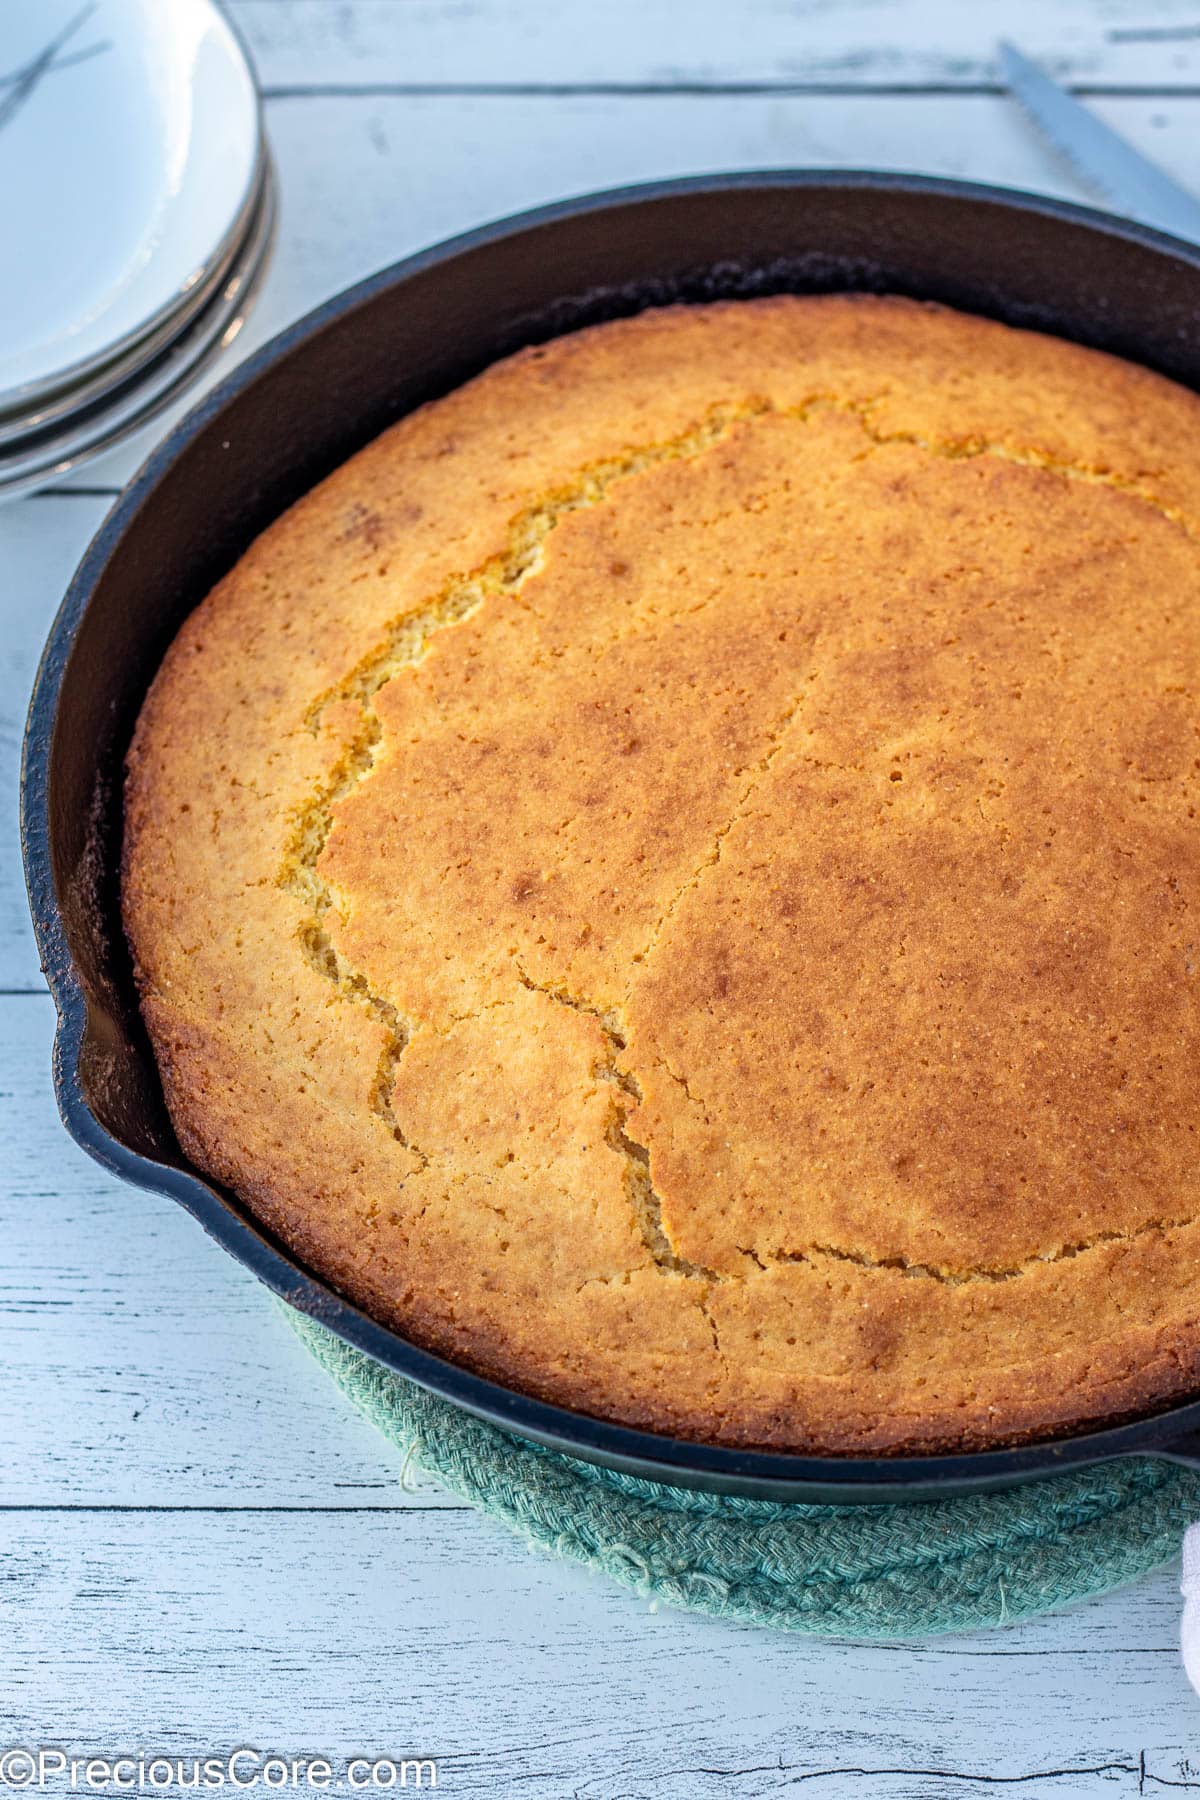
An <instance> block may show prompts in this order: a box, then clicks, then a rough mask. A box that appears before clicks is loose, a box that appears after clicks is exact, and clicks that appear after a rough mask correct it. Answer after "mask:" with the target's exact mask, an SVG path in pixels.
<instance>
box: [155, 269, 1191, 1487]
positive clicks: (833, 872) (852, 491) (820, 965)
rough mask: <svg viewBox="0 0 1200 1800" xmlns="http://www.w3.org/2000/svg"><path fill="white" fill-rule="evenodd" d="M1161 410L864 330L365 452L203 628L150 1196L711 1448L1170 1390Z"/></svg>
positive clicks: (1028, 351)
mask: <svg viewBox="0 0 1200 1800" xmlns="http://www.w3.org/2000/svg"><path fill="white" fill-rule="evenodd" d="M1198 426H1200V402H1198V401H1197V400H1196V399H1195V398H1194V397H1193V396H1192V395H1190V394H1188V393H1186V392H1184V391H1183V390H1182V389H1179V388H1177V387H1174V386H1173V385H1171V384H1170V383H1167V382H1165V381H1162V380H1161V379H1159V378H1157V377H1155V376H1152V375H1150V374H1148V373H1147V372H1145V371H1144V370H1140V369H1137V368H1135V367H1133V366H1132V365H1129V364H1125V363H1122V362H1119V361H1116V360H1114V359H1112V358H1108V357H1104V356H1101V355H1099V354H1097V353H1095V352H1089V351H1085V350H1082V349H1079V348H1077V347H1074V346H1071V345H1067V344H1064V343H1061V342H1059V341H1057V340H1054V339H1049V338H1044V337H1040V336H1036V335H1033V334H1028V333H1020V332H1016V331H1011V330H1008V329H1006V328H1004V327H1002V326H998V325H994V324H991V323H989V322H986V321H983V320H980V319H974V318H969V317H967V316H965V315H961V314H956V313H952V312H948V311H945V310H943V309H939V308H935V307H929V306H922V305H918V304H916V303H913V302H909V301H901V300H877V299H865V298H853V299H852V298H844V297H843V298H825V299H790V298H784V299H775V300H765V301H758V302H752V303H740V304H728V305H719V306H712V307H705V308H692V309H665V310H662V311H659V312H655V313H649V314H645V315H643V316H642V317H640V318H638V319H635V320H630V321H625V322H622V323H619V324H614V325H609V326H603V327H599V328H597V329H595V330H592V331H586V332H581V333H579V334H577V335H575V336H573V337H569V338H564V339H561V340H558V341H556V342H555V343H553V344H551V345H549V346H547V347H544V348H541V349H538V350H532V351H526V352H523V353H522V354H521V355H519V356H517V357H514V358H511V359H510V360H509V361H507V362H505V363H501V364H499V365H497V366H496V367H495V368H494V369H492V370H489V371H488V372H487V373H486V374H485V375H483V376H481V377H480V378H479V379H478V380H477V381H475V382H473V383H471V384H469V385H468V386H467V387H465V388H463V389H461V390H459V391H458V392H457V393H454V394H452V395H450V396H448V397H447V398H446V399H445V400H443V401H440V402H438V403H437V404H435V405H433V406H430V407H427V408H425V409H424V410H423V411H421V412H419V413H417V414H414V415H413V416H412V417H411V418H409V419H406V420H404V421H402V422H401V423H400V424H399V425H397V426H396V427H394V428H393V429H392V430H391V431H390V432H388V433H386V434H385V435H384V436H383V437H382V438H380V439H379V440H377V441H376V442H375V443H374V444H372V445H371V446H370V447H369V448H368V449H367V450H365V451H364V452H362V453H361V454H360V455H359V456H358V457H356V458H354V459H353V460H352V461H351V462H349V463H348V464H347V465H346V466H345V467H344V468H342V469H340V470H339V471H338V472H337V473H336V474H335V475H333V476H332V477H331V478H330V479H329V480H328V481H326V482H325V483H324V484H323V485H322V486H321V487H320V488H318V489H317V490H315V492H314V493H312V494H311V495H309V496H308V497H307V498H306V499H305V500H304V501H302V502H301V503H300V504H299V505H298V506H297V507H295V508H293V509H292V511H291V512H290V513H288V514H287V515H285V517H284V518H283V519H281V520H280V521H279V522H278V523H277V524H276V525H274V526H273V527H272V528H271V529H270V530H269V531H267V532H266V533H265V534H264V535H263V536H262V537H261V538H260V539H259V540H258V542H257V543H256V544H254V545H253V546H252V548H251V549H250V551H249V552H248V553H247V555H246V556H245V557H244V558H243V560H242V561H241V562H240V563H239V564H238V566H237V567H236V568H235V569H234V570H233V571H232V573H231V574H230V575H229V576H227V577H226V578H225V580H224V581H223V582H221V583H220V585H219V586H218V587H217V588H216V589H215V590H214V592H213V594H212V595H210V597H209V598H208V600H207V601H205V603H204V604H203V605H202V606H201V607H199V608H198V609H197V611H196V612H195V613H194V614H193V615H192V617H191V618H190V619H189V620H188V621H187V623H186V625H185V626H184V628H183V630H182V631H181V632H180V634H179V637H178V638H177V640H176V642H175V644H174V645H173V646H172V648H171V650H170V652H169V654H168V656H167V658H166V659H165V661H164V663H163V667H162V669H161V670H160V672H159V675H158V677H157V679H156V681H155V683H154V685H153V688H152V689H151V692H150V694H149V696H148V698H147V700H146V704H145V707H144V709H143V712H142V716H141V719H140V721H139V724H138V728H137V733H136V736H135V740H134V744H133V747H132V749H131V752H130V757H129V775H128V785H127V796H126V847H125V876H124V907H125V919H126V927H127V930H128V933H129V938H130V942H131V945H132V947H133V951H134V956H135V961H136V965H137V971H138V979H139V984H140V988H141V993H142V1001H143V1008H144V1011H145V1016H146V1020H147V1024H148V1026H149V1029H150V1033H151V1036H152V1039H153V1041H154V1045H155V1049H156V1053H157V1055H158V1058H159V1062H160V1066H161V1068H162V1073H163V1080H164V1085H165V1088H166V1093H167V1099H168V1103H169V1105H170V1107H171V1111H172V1115H173V1117H174V1119H175V1122H176V1125H177V1128H178V1130H179V1133H180V1137H181V1141H182V1143H183V1145H184V1148H185V1150H186V1151H187V1153H188V1154H189V1155H190V1156H192V1157H193V1158H194V1159H195V1160H196V1161H197V1162H198V1163H199V1164H200V1165H201V1166H203V1167H204V1168H206V1169H208V1170H209V1171H211V1172H212V1173H213V1174H214V1175H215V1176H217V1177H219V1178H220V1179H221V1180H223V1181H225V1182H227V1183H228V1184H229V1185H230V1186H231V1187H233V1188H234V1189H235V1190H236V1191H237V1192H238V1193H239V1194H241V1195H242V1196H243V1198H244V1199H245V1200H246V1202H247V1203H248V1204H249V1205H250V1206H251V1207H252V1208H253V1210H254V1211H255V1212H256V1213H257V1214H258V1215H259V1216H260V1217H261V1218H263V1219H264V1221H265V1222H266V1223H267V1224H268V1225H269V1226H270V1227H271V1228H272V1229H273V1230H275V1231H276V1232H277V1233H278V1234H279V1235H280V1236H281V1237H282V1238H283V1239H284V1240H285V1241H287V1242H288V1243H289V1244H290V1245H292V1246H293V1248H294V1249H295V1250H296V1252H297V1253H298V1254H299V1255H300V1256H301V1258H302V1259H304V1260H305V1261H306V1262H308V1263H309V1264H311V1265H312V1266H313V1267H314V1268H316V1269H318V1270H320V1271H321V1272H322V1273H323V1274H324V1275H325V1276H327V1277H328V1278H329V1279H330V1280H331V1281H332V1282H334V1283H335V1284H336V1285H337V1286H338V1287H340V1288H341V1289H342V1290H343V1291H345V1292H346V1293H347V1294H349V1295H350V1296H351V1297H353V1298H354V1299H355V1300H356V1301H357V1302H358V1303H360V1304H361V1305H363V1306H364V1307H365V1308H367V1310H369V1311H371V1312H372V1313H374V1314H375V1315H376V1316H378V1317H380V1318H382V1319H384V1320H386V1321H388V1322H389V1323H392V1324H394V1325H396V1326H398V1327H399V1328H400V1329H401V1330H403V1331H405V1332H407V1333H408V1334H409V1335H411V1336H412V1337H414V1338H415V1339H417V1340H418V1341H419V1342H421V1343H423V1344H425V1345H427V1346H428V1347H430V1348H432V1349H434V1350H437V1351H440V1352H442V1353H444V1354H446V1355H449V1356H451V1357H454V1358H457V1359H458V1360H461V1361H463V1362H465V1363H468V1364H470V1365H471V1366H473V1367H475V1368H477V1369H479V1370H481V1371H483V1372H485V1373H488V1374H491V1375H494V1376H496V1377H498V1378H500V1379H502V1380H504V1381H507V1382H509V1383H511V1384H512V1385H514V1386H517V1387H521V1388H524V1389H526V1390H528V1391H530V1392H534V1393H537V1394H539V1395H541V1396H542V1397H545V1398H548V1399H552V1400H556V1401H559V1402H561V1403H564V1404H567V1405H571V1406H575V1407H578V1408H581V1409H583V1410H588V1411H593V1412H597V1413H601V1414H604V1415H606V1416H609V1417H611V1418H616V1419H621V1420H624V1421H626V1422H628V1423H631V1424H636V1425H642V1426H649V1427H651V1428H655V1429H659V1430H670V1431H674V1432H677V1433H680V1434H682V1435H690V1436H695V1437H699V1438H704V1439H710V1440H713V1441H720V1442H726V1443H739V1444H760V1445H769V1446H774V1447H780V1448H783V1447H786V1448H794V1449H808V1450H816V1451H828V1452H833V1453H839V1452H840V1453H846V1452H851V1451H863V1452H872V1451H880V1452H887V1451H897V1450H901V1449H908V1450H926V1449H934V1448H946V1447H967V1446H973V1445H982V1444H994V1443H1000V1442H1010V1441H1014V1440H1017V1439H1019V1438H1022V1437H1028V1436H1030V1435H1040V1434H1046V1433H1049V1432H1053V1431H1057V1430H1066V1429H1070V1428H1072V1427H1079V1426H1081V1425H1083V1424H1085V1423H1087V1422H1091V1421H1097V1420H1104V1419H1113V1418H1117V1417H1120V1416H1123V1415H1125V1414H1129V1413H1132V1412H1136V1411H1138V1410H1145V1409H1147V1408H1150V1407H1153V1406H1157V1405H1161V1404H1165V1403H1167V1402H1169V1401H1171V1400H1173V1399H1175V1398H1178V1397H1180V1396H1182V1395H1184V1394H1186V1393H1189V1392H1192V1391H1193V1390H1194V1389H1195V1387H1196V1385H1197V1383H1198V1381H1200V1318H1198V1312H1200V1305H1198V1293H1200V1289H1198V1287H1197V1276H1198V1274H1200V1170H1198V1168H1197V1159H1196V1155H1195V1145H1196V1131H1197V1123H1198V1121H1200V1100H1198V1099H1197V1088H1196V1082H1195V1077H1194V1068H1195V1059H1196V1050H1197V1040H1198V1035H1200V1034H1198V1030H1197V1022H1198V1021H1197V1007H1196V966H1197V953H1198V946H1200V932H1198V931H1197V929H1196V924H1195V921H1193V920H1192V918H1191V914H1192V912H1193V911H1196V909H1197V907H1198V906H1200V855H1198V851H1197V830H1196V822H1195V813H1194V798H1195V789H1196V785H1197V780H1196V775H1197V769H1200V706H1198V703H1197V678H1198V675H1200V471H1197V468H1196V465H1195V459H1194V458H1193V457H1191V456H1190V454H1189V453H1188V450H1187V446H1188V445H1189V444H1190V443H1191V442H1192V441H1193V437H1194V434H1195V432H1196V430H1197V427H1198Z"/></svg>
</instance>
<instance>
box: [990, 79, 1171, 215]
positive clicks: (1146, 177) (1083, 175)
mask: <svg viewBox="0 0 1200 1800" xmlns="http://www.w3.org/2000/svg"><path fill="white" fill-rule="evenodd" d="M997 50H998V52H999V58H1000V73H1001V77H1002V79H1003V81H1004V85H1005V86H1006V87H1007V88H1008V89H1009V91H1010V93H1012V94H1013V96H1014V97H1015V98H1016V99H1017V100H1019V101H1020V103H1021V105H1022V106H1023V107H1024V108H1025V111H1026V112H1027V113H1028V114H1029V116H1030V118H1031V119H1032V120H1033V122H1034V124H1035V125H1036V126H1037V127H1038V129H1039V130H1040V131H1041V132H1042V134H1043V135H1044V136H1045V137H1046V138H1047V139H1048V141H1049V142H1050V144H1051V145H1052V146H1053V148H1054V149H1055V150H1057V151H1058V153H1059V155H1060V156H1063V157H1065V158H1066V160H1067V161H1068V162H1069V163H1070V165H1071V167H1072V168H1073V169H1074V170H1075V172H1076V174H1077V175H1078V176H1079V178H1080V180H1081V181H1083V182H1084V183H1085V184H1086V185H1087V186H1088V187H1091V188H1094V189H1096V191H1097V192H1098V193H1100V194H1102V195H1103V196H1104V198H1105V200H1107V201H1108V203H1109V204H1110V206H1111V207H1112V208H1113V209H1114V210H1115V211H1117V212H1122V213H1128V214H1129V215H1131V216H1132V217H1133V218H1135V219H1140V220H1141V221H1142V223H1143V224H1145V225H1154V226H1157V228H1158V229H1159V230H1160V231H1169V232H1172V233H1174V235H1175V236H1176V237H1183V238H1192V239H1193V240H1200V199H1197V197H1196V196H1195V195H1194V194H1189V193H1188V191H1187V189H1186V188H1182V187H1180V186H1179V184H1178V182H1176V181H1172V179H1171V177H1170V176H1169V175H1167V174H1164V172H1163V170H1162V169H1160V168H1158V167H1157V166H1156V165H1155V164H1154V163H1152V162H1150V161H1149V160H1148V158H1146V157H1144V156H1143V155H1142V154H1141V152H1140V151H1137V150H1135V149H1134V147H1133V145H1132V144H1129V143H1126V141H1125V139H1124V138H1123V137H1120V136H1119V135H1118V134H1117V132H1115V131H1110V130H1109V128H1108V126H1107V125H1102V124H1101V122H1100V120H1099V119H1098V118H1097V117H1096V115H1095V114H1094V113H1091V112H1089V111H1088V109H1087V107H1086V106H1081V105H1080V104H1079V102H1078V100H1073V99H1072V98H1071V96H1070V94H1068V93H1066V92H1065V91H1064V90H1063V89H1062V88H1060V87H1059V86H1058V84H1057V82H1054V81H1051V79H1050V77H1049V76H1048V75H1044V74H1043V73H1042V71H1041V69H1039V68H1038V67H1037V65H1036V64H1035V63H1031V62H1030V61H1029V59H1028V57H1025V56H1022V55H1021V52H1020V51H1019V50H1017V49H1016V48H1015V47H1014V46H1013V45H1012V44H1007V43H1000V44H998V45H997Z"/></svg>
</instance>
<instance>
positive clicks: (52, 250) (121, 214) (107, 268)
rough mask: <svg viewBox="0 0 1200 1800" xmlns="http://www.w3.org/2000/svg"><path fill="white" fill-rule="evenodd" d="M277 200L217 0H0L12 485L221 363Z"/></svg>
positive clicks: (6, 481) (5, 419)
mask: <svg viewBox="0 0 1200 1800" xmlns="http://www.w3.org/2000/svg"><path fill="white" fill-rule="evenodd" d="M274 212H275V190H274V180H273V177H272V172H271V165H270V160H269V158H268V155H267V151H266V145H265V140H264V137H263V132H262V119H261V111H260V107H259V100H258V93H257V90H256V88H255V85H254V77H253V75H252V73H251V71H250V68H249V65H248V63H247V61H246V58H245V55H244V54H243V52H242V49H241V46H240V44H239V43H238V41H237V38H236V37H235V36H234V34H233V32H232V30H231V29H230V26H229V24H228V22H227V21H226V19H225V18H224V16H223V15H222V14H221V13H220V12H218V10H217V8H216V7H215V6H214V5H213V4H212V3H211V0H89V3H86V4H85V0H0V497H6V496H8V495H12V494H16V493H18V492H23V491H26V490H28V489H30V488H35V487H40V486H43V485H45V484H46V483H47V482H49V481H52V480H56V479H58V478H59V477H60V476H62V475H63V474H64V473H65V472H66V471H67V470H68V469H72V468H75V467H77V466H78V464H79V463H81V462H83V461H84V460H85V459H87V458H89V457H92V456H96V455H98V454H99V453H100V452H101V451H102V450H107V449H108V448H109V447H110V446H111V445H112V444H114V443H115V442H117V440H118V439H119V438H122V437H124V436H125V435H126V434H127V433H129V432H131V431H134V430H136V429H137V428H138V427H139V426H142V425H145V424H146V423H147V422H148V421H149V420H150V419H152V418H153V417H154V416H155V414H156V413H158V412H160V411H161V410H162V409H163V408H164V407H165V406H167V405H168V404H169V403H170V402H171V401H172V400H174V399H176V398H177V397H178V396H179V394H180V393H181V392H182V391H183V390H184V389H185V388H186V387H187V386H188V385H189V384H190V383H191V382H193V381H194V380H195V379H196V378H197V376H198V375H200V374H201V372H202V371H203V370H205V369H206V368H207V367H208V366H209V365H210V363H211V362H212V361H213V360H214V359H215V357H216V356H217V355H218V354H219V352H220V351H221V350H222V349H223V348H224V347H225V346H226V345H227V344H228V343H230V342H231V341H232V339H233V337H234V336H235V335H236V333H237V331H238V329H239V327H240V325H241V322H242V319H243V317H244V314H245V311H246V307H247V305H248V303H249V301H250V299H251V298H252V295H253V292H254V289H255V287H256V284H257V282H258V280H259V278H260V276H261V274H262V272H263V269H264V266H265V263H266V259H267V254H268V250H269V248H270V243H271V235H272V226H273V222H274Z"/></svg>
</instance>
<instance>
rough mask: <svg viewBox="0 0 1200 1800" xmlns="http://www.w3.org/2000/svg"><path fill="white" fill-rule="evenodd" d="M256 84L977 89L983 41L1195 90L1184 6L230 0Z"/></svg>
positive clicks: (983, 77) (898, 0)
mask: <svg viewBox="0 0 1200 1800" xmlns="http://www.w3.org/2000/svg"><path fill="white" fill-rule="evenodd" d="M230 11H231V12H232V14H233V16H234V18H235V19H236V21H237V23H238V25H239V27H240V28H241V30H242V32H243V34H244V35H245V38H246V41H247V43H248V45H249V47H250V50H251V53H252V54H253V56H254V59H255V62H256V64H257V66H258V70H259V74H260V77H261V79H262V81H263V82H264V83H265V84H266V86H267V88H268V90H271V89H276V88H280V87H291V86H295V85H301V86H309V85H312V84H322V85H339V84H344V85H349V86H376V85H379V84H381V83H382V84H386V83H398V84H404V85H406V86H410V87H411V86H429V85H434V86H439V87H446V86H489V87H490V86H495V85H510V86H513V85H517V86H547V85H549V86H555V85H558V86H562V85H569V86H572V87H579V86H588V85H590V86H596V85H601V84H605V85H620V86H630V85H651V86H654V87H658V88H662V87H670V86H678V85H680V84H692V85H699V86H713V85H719V84H725V85H728V84H738V83H741V84H756V83H783V84H788V85H806V86H813V85H822V84H834V85H839V86H843V87H848V88H854V87H896V86H917V85H921V86H930V85H932V86H945V87H978V86H980V85H987V84H990V83H991V82H993V80H994V71H993V55H994V49H995V42H996V39H997V38H998V37H1010V38H1014V39H1015V40H1016V41H1017V42H1018V43H1019V44H1020V45H1021V46H1022V48H1023V49H1025V50H1026V51H1027V52H1028V54H1030V55H1032V56H1037V57H1040V58H1042V59H1043V60H1044V61H1045V63H1046V66H1047V68H1048V69H1050V70H1051V71H1052V72H1053V73H1054V74H1055V75H1056V76H1058V78H1059V79H1064V80H1067V81H1070V82H1074V83H1078V84H1082V85H1084V86H1087V87H1095V86H1105V87H1130V86H1138V87H1146V86H1157V87H1170V88H1179V87H1183V86H1187V85H1189V84H1193V85H1194V84H1195V83H1196V82H1197V81H1200V15H1198V14H1197V11H1196V8H1195V6H1194V4H1191V0H1159V3H1158V4H1156V5H1154V6H1146V5H1144V4H1141V3H1139V0H1109V3H1108V4H1106V5H1105V6H1104V7H1103V8H1101V7H1097V6H1096V5H1095V4H1094V0H1057V4H1055V5H1054V6H1045V5H1040V4H1038V0H974V4H973V5H971V6H963V5H961V4H959V3H958V0H884V3H883V4H881V3H880V0H849V3H848V4H842V5H838V6H828V5H824V4H820V3H819V0H740V3H739V4H738V5H736V6H731V5H729V4H727V3H726V0H692V4H691V5H689V6H688V8H687V9H686V13H681V10H680V8H679V6H678V4H676V3H674V0H609V3H608V4H606V5H604V6H592V7H584V6H569V5H568V6H564V5H562V4H560V3H559V0H473V3H472V4H471V5H470V6H467V7H464V6H463V5H462V4H461V0H421V3H420V4H414V3H413V0H407V3H405V0H340V3H339V4H337V5H334V4H331V3H330V0H288V3H286V4H282V3H281V0H230Z"/></svg>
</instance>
